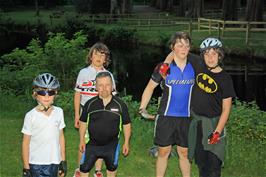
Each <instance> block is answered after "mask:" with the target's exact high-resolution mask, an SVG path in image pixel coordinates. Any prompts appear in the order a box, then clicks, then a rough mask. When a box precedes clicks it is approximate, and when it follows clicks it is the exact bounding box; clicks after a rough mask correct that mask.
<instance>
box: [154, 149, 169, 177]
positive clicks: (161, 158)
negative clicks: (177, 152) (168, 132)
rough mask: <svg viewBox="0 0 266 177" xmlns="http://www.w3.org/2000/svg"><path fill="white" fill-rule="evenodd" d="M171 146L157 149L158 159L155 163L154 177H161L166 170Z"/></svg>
mask: <svg viewBox="0 0 266 177" xmlns="http://www.w3.org/2000/svg"><path fill="white" fill-rule="evenodd" d="M171 149H172V146H166V147H159V151H158V157H157V162H156V177H163V176H164V174H165V171H166V168H167V163H168V156H169V154H170V152H171Z"/></svg>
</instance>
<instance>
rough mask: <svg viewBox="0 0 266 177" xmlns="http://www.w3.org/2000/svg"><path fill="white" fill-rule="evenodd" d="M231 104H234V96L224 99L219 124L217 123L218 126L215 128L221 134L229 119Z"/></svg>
mask: <svg viewBox="0 0 266 177" xmlns="http://www.w3.org/2000/svg"><path fill="white" fill-rule="evenodd" d="M231 106H232V97H229V98H225V99H223V103H222V114H221V116H220V119H219V122H218V125H217V127H216V129H215V131H217V132H219V133H220V134H221V132H222V131H223V129H224V127H225V124H226V122H227V121H228V118H229V114H230V110H231Z"/></svg>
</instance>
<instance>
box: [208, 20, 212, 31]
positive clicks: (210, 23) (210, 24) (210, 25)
mask: <svg viewBox="0 0 266 177" xmlns="http://www.w3.org/2000/svg"><path fill="white" fill-rule="evenodd" d="M211 27H212V22H211V19H209V34H211Z"/></svg>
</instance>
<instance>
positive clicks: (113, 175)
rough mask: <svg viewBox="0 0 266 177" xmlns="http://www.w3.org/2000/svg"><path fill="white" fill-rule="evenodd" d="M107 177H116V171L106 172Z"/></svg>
mask: <svg viewBox="0 0 266 177" xmlns="http://www.w3.org/2000/svg"><path fill="white" fill-rule="evenodd" d="M106 173H107V177H115V176H116V170H115V171H109V170H106Z"/></svg>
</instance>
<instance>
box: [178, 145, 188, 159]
mask: <svg viewBox="0 0 266 177" xmlns="http://www.w3.org/2000/svg"><path fill="white" fill-rule="evenodd" d="M177 153H178V155H179V158H185V159H187V158H188V149H187V148H177Z"/></svg>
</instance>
